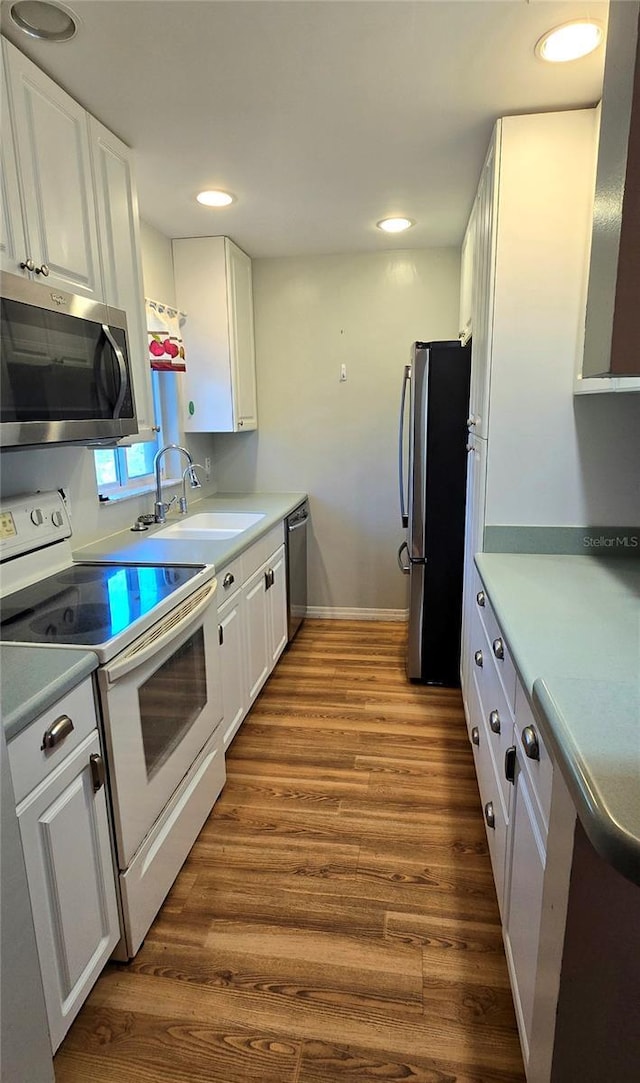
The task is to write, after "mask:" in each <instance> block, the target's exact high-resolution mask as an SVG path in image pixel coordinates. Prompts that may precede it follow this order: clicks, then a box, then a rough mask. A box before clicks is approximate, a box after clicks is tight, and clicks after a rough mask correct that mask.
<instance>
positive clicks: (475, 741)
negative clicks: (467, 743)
mask: <svg viewBox="0 0 640 1083" xmlns="http://www.w3.org/2000/svg"><path fill="white" fill-rule="evenodd" d="M471 744H472V745H479V744H480V730H479V729H478V727H477V726H474V727H473V729H472V730H471Z"/></svg>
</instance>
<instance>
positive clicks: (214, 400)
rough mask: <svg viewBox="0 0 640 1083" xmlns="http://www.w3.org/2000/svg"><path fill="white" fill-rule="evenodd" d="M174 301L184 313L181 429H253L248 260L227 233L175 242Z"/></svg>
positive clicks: (211, 430)
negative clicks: (183, 385) (184, 359)
mask: <svg viewBox="0 0 640 1083" xmlns="http://www.w3.org/2000/svg"><path fill="white" fill-rule="evenodd" d="M173 264H174V274H175V281H176V297H177V302H178V306H179V307H180V308H181V309H183V310H184V311H185V312H187V313H188V319H187V322H186V324H185V327H184V343H185V351H186V363H187V372H186V383H185V394H184V399H185V404H186V412H185V417H184V427H185V431H186V432H244V431H246V430H248V429H255V428H257V424H258V416H257V407H256V370H255V346H254V331H253V292H252V286H251V260H250V259H249V257H248V256H247V255H245V253H244V252H242V251H241V250H240V249H239V248H238V247H237V246H236V245H235V244H234V243H233V242H232V241H230V240H229V238H228V237H189V238H184V239H180V240H175V241H174V242H173Z"/></svg>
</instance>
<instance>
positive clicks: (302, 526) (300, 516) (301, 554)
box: [286, 500, 309, 642]
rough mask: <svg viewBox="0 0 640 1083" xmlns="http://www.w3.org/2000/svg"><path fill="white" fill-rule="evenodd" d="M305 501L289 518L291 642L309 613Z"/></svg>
mask: <svg viewBox="0 0 640 1083" xmlns="http://www.w3.org/2000/svg"><path fill="white" fill-rule="evenodd" d="M308 518H309V504H308V502H307V501H306V500H305V501H303V503H302V504H298V507H297V508H295V509H294V510H293V511H292V512H291V515H289V516H287V519H286V524H287V621H288V630H289V642H291V640H292V639H293V637H294V636H295V634H296V632H297V631H298V628H299V627H300V625H301V624H302V622H303V620H304V618H305V616H306V612H307V519H308Z"/></svg>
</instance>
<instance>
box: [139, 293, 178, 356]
mask: <svg viewBox="0 0 640 1083" xmlns="http://www.w3.org/2000/svg"><path fill="white" fill-rule="evenodd" d="M144 304H145V311H146V315H147V335H148V339H149V361H150V364H151V368H152V369H155V370H156V371H157V372H186V368H187V366H186V364H185V354H184V343H183V341H182V334H181V333H180V317H181V316H182V317H183V318H184V314H183V313H181V312H178V311H177V310H176V309H175V308H171V307H170V306H169V305H164V304H161V302H160V301H151V300H149V298H145V302H144Z"/></svg>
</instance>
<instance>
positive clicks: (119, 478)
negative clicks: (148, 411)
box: [93, 372, 180, 500]
mask: <svg viewBox="0 0 640 1083" xmlns="http://www.w3.org/2000/svg"><path fill="white" fill-rule="evenodd" d="M178 380H179V374H177V373H175V372H152V373H151V385H152V389H153V407H154V414H155V416H156V418H157V419H158V420H159V423H160V432H159V433H158V435H157V437H156V439H155V440H150V441H148V442H147V443H143V444H132V445H131V447H116V448H100V450H99V451H94V453H93V459H94V466H95V471H96V481H97V484H98V493H99V495H100V496H101V497H103V498H109V499H111V500H114V499H115V500H117V499H118V498H122V497H124V496H126V495H127V494H128V493H130V494H131V495H133V494H134V493H139V492H140V491H143V492H144V491H147V490H149V489H153V488H154V486H155V474H154V471H153V460H154V457H155V454H156V452H157V451H158V450H159V448H161V447H162V446H163V444H165V443H179V442H180V441H179V439H178V437H179V416H180V385H179V383H178ZM163 473H164V471H163Z"/></svg>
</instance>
